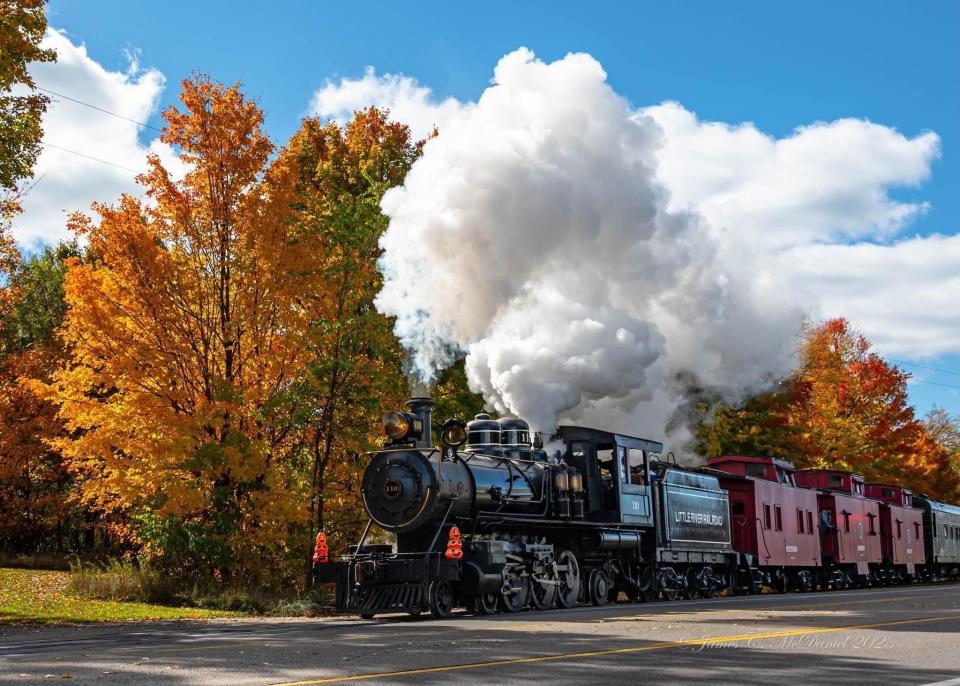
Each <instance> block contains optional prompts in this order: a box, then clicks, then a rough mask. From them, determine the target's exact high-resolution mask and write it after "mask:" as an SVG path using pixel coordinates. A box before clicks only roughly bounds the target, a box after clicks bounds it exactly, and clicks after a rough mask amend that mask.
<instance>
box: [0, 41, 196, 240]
mask: <svg viewBox="0 0 960 686" xmlns="http://www.w3.org/2000/svg"><path fill="white" fill-rule="evenodd" d="M43 47H46V48H53V49H55V50H56V51H57V62H55V63H49V64H35V65H32V66H31V68H30V72H31V74H32V75H33V77H34V79H35V81H36V83H37V85H39V86H41V87H43V88H46V89H49V90H52V91H56V92H57V93H62V94H64V95H67V96H70V97H73V98H76V99H78V100H82V101H84V102H87V103H90V104H92V105H96V106H97V107H100V108H102V109H105V110H109V111H111V112H115V113H117V114H119V115H122V116H124V117H127V118H129V119H133V120H136V121H141V122H142V121H145V120H146V119H147V118H148V117H149V116H150V115H151V114H152V113H153V112H155V111H156V109H157V105H158V102H159V98H160V93H161V91H162V90H163V87H164V82H165V79H164V77H163V75H162V74H161V73H160V72H159V71H157V70H155V69H147V70H141V69H140V68H139V65H138V63H137V56H136V55H135V54H130V55H128V57H129V58H130V65H129V68H128V69H127V71H125V72H120V71H109V70H107V69H104V68H103V66H101V65H100V64H99V63H97V62H96V61H95V60H93V59H92V58H91V57H90V56H89V55H88V54H87V50H86V48H85V47H84V46H83V45H82V44H80V45H78V44H75V43H73V42H72V41H71V40H70V39H69V38H68V37H67V36H66V35H65V34H64V33H62V32H59V31H55V30H49V31H48V32H47V35H46V37H45V38H44V40H43ZM50 98H51V102H50V105H49V107H48V110H47V113H46V115H45V116H44V119H43V128H44V136H43V140H44V141H46V142H47V143H49V144H51V145H55V146H59V147H60V148H66V149H69V150H73V151H76V152H79V153H83V154H85V155H89V156H90V157H95V158H98V159H100V160H105V161H108V162H111V163H113V164H116V165H119V166H120V167H126V169H121V168H118V167H114V166H110V165H107V164H103V163H101V162H96V161H93V160H89V159H85V158H83V157H79V156H77V155H74V154H71V153H68V152H64V151H61V150H58V149H56V148H53V147H46V148H44V149H43V151H42V153H41V155H40V158H39V160H38V161H37V166H36V168H35V170H34V182H33V187H32V189H31V190H30V192H29V194H28V195H27V197H26V198H25V200H24V203H23V204H24V213H23V214H22V215H21V216H20V217H18V218H17V220H16V222H15V224H14V235H15V236H16V238H17V239H18V240H19V241H20V242H21V243H23V244H25V245H30V246H34V247H35V246H37V245H38V244H41V243H52V242H55V241H56V240H58V239H59V238H63V237H66V236H68V234H69V232H68V231H67V229H66V218H67V215H68V214H69V213H70V212H73V211H76V210H81V211H85V210H88V209H89V207H90V204H91V203H92V202H94V201H103V202H114V201H116V200H117V199H118V198H119V196H120V195H121V194H122V193H134V194H140V193H141V192H142V189H141V188H140V187H139V186H138V185H137V184H136V183H135V182H134V180H133V177H134V176H135V175H136V173H139V172H142V171H144V170H145V169H146V156H147V153H148V152H154V153H157V154H158V155H160V157H161V159H163V160H164V162H165V163H168V162H169V163H170V164H171V165H173V168H177V167H176V165H177V160H175V159H174V157H173V154H172V151H171V150H170V148H169V146H167V145H164V144H162V143H160V142H159V140H157V139H156V136H157V135H159V134H158V133H157V132H155V131H152V130H148V131H147V132H146V133H142V132H141V128H142V127H140V126H138V125H137V124H134V123H133V122H129V121H125V120H123V119H118V118H117V117H112V116H110V115H108V114H104V113H103V112H98V111H96V110H93V109H90V108H89V107H84V106H83V105H80V104H77V103H75V102H71V101H69V100H65V99H63V98H58V97H57V96H55V95H51V96H50ZM147 134H149V135H147ZM145 139H152V140H151V141H150V142H149V143H144V142H142V141H143V140H145ZM131 170H135V171H131ZM27 185H29V184H27Z"/></svg>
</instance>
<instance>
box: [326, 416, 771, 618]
mask: <svg viewBox="0 0 960 686" xmlns="http://www.w3.org/2000/svg"><path fill="white" fill-rule="evenodd" d="M433 404H434V403H433V401H432V400H430V399H428V398H414V399H412V400H410V401H408V403H407V405H408V407H409V410H410V411H409V412H392V413H388V414H387V415H386V416H385V417H384V429H385V431H386V434H387V437H388V439H389V440H388V443H387V444H386V445H385V446H384V448H383V450H381V451H379V452H376V453H373V455H372V459H371V462H370V464H369V466H368V467H367V470H366V472H365V474H364V477H363V484H362V488H361V492H362V496H363V503H364V507H365V508H366V510H367V513H368V514H369V515H370V521H369V522H368V523H367V527H366V529H365V531H364V533H363V536H362V537H361V539H360V542H359V543H358V544H357V545H355V546H351V548H350V550H349V553H348V554H347V555H346V556H344V557H343V558H341V559H338V560H330V558H329V556H328V552H327V548H326V542H325V537H323V534H320V535H319V536H318V543H317V549H316V552H315V555H314V565H313V573H314V578H315V580H316V581H317V582H335V583H336V604H337V608H338V609H339V610H343V611H353V612H356V613H358V614H359V615H360V616H362V617H365V618H369V617H373V616H374V615H375V614H377V613H385V612H409V613H411V614H419V613H421V612H423V611H426V610H429V611H430V612H431V613H432V614H433V615H434V616H435V617H447V616H449V615H450V614H451V613H452V612H453V610H454V609H455V608H456V607H458V606H464V607H467V608H468V609H471V610H473V611H475V612H477V613H481V614H488V613H493V612H499V611H504V612H516V611H519V610H522V609H524V608H525V607H532V608H537V609H544V608H547V607H551V606H557V607H571V606H573V605H575V604H576V603H577V602H578V601H581V600H583V601H587V602H590V603H593V604H596V605H601V604H605V603H607V602H608V601H610V600H611V599H613V598H615V597H617V596H618V595H619V594H620V593H621V592H624V593H625V594H626V595H627V596H628V597H629V598H630V599H632V600H649V599H651V598H652V597H653V596H655V595H660V596H661V597H666V598H671V599H672V598H673V597H675V596H677V595H684V596H688V597H689V596H692V595H701V596H703V597H709V596H711V595H713V594H714V593H715V592H716V591H718V590H720V589H723V588H726V587H733V589H734V590H737V589H740V588H744V587H752V586H753V584H754V582H755V579H753V578H751V574H753V573H755V572H754V571H753V569H752V564H751V560H749V559H744V556H743V555H738V554H737V553H735V552H734V550H733V548H732V547H731V539H730V522H729V519H728V513H729V504H728V499H727V492H726V491H725V490H723V489H721V488H720V486H719V483H718V480H717V477H715V476H713V475H710V474H706V473H702V472H696V471H691V470H685V469H683V468H681V467H678V466H677V465H676V464H675V463H672V462H668V461H664V460H662V459H655V458H657V457H659V455H660V453H661V452H662V450H663V446H662V444H660V443H658V442H655V441H650V440H646V439H642V438H635V437H633V436H626V435H623V434H617V433H611V432H608V431H600V430H596V429H589V428H584V427H577V426H561V427H560V428H559V429H558V431H557V433H556V435H555V436H553V437H552V439H551V441H549V442H548V444H547V445H548V447H549V448H550V449H551V450H550V451H549V452H548V450H544V449H543V447H542V444H541V443H540V442H539V441H537V442H534V441H532V440H531V435H530V430H529V427H528V425H527V424H526V422H524V421H523V420H520V419H514V418H507V419H500V420H495V419H491V418H490V417H489V416H487V415H478V416H477V417H476V418H475V419H474V420H473V421H471V422H469V423H464V422H463V421H461V420H448V421H447V422H446V423H445V424H444V425H443V431H442V435H441V447H440V449H437V448H435V447H434V445H433V440H432V436H431V420H432V408H433ZM553 446H560V447H559V449H555V450H554V449H553ZM374 525H375V526H377V527H379V528H381V529H383V530H385V531H387V532H391V533H393V534H395V536H396V543H395V545H393V544H389V545H388V544H374V543H368V542H367V540H368V538H369V537H370V530H371V527H373V526H374Z"/></svg>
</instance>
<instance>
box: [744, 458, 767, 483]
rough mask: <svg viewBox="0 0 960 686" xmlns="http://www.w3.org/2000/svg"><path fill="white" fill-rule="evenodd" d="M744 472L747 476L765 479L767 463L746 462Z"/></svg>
mask: <svg viewBox="0 0 960 686" xmlns="http://www.w3.org/2000/svg"><path fill="white" fill-rule="evenodd" d="M743 471H744V474H746V475H747V476H752V477H755V478H757V479H766V478H767V465H765V464H759V463H757V462H748V463H747V464H746V466H745V467H744V470H743Z"/></svg>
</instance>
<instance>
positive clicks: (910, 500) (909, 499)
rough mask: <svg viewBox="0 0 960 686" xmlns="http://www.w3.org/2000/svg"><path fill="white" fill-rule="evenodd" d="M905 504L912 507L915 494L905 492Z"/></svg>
mask: <svg viewBox="0 0 960 686" xmlns="http://www.w3.org/2000/svg"><path fill="white" fill-rule="evenodd" d="M903 504H904V505H906V506H907V507H910V506H911V505H912V504H913V496H912V495H910V494H909V493H904V494H903Z"/></svg>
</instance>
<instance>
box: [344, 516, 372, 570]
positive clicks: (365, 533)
mask: <svg viewBox="0 0 960 686" xmlns="http://www.w3.org/2000/svg"><path fill="white" fill-rule="evenodd" d="M371 524H373V517H371V518H370V519H368V520H367V526H366V527H364V529H363V535H362V536H360V541H359V542H358V543H357V549H356V550H355V551H354V553H353V555H350V556H349V557H350V559H351V560H355V559H357V554H358V553H359V552H360V549H361V548H362V547H363V542H364V541H365V540H367V534H368V533H370V525H371Z"/></svg>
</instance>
